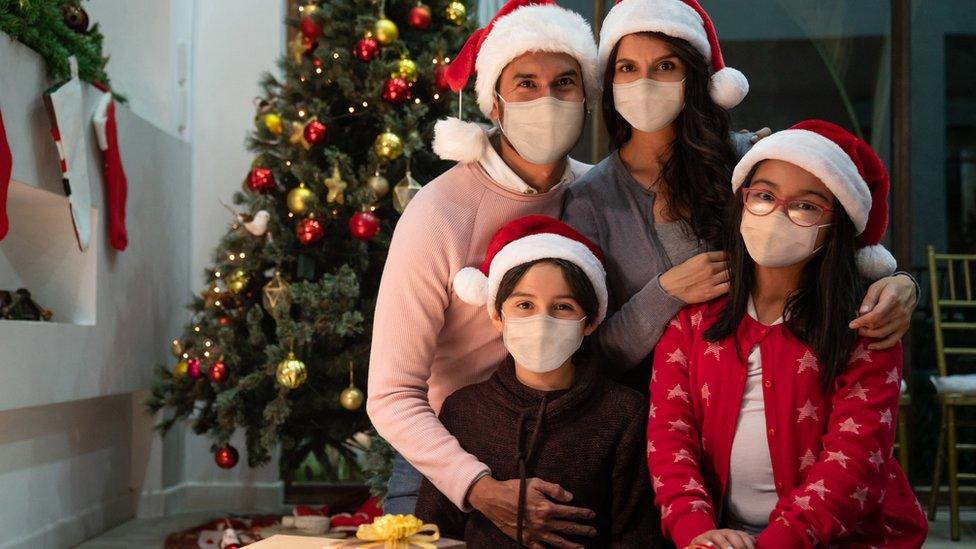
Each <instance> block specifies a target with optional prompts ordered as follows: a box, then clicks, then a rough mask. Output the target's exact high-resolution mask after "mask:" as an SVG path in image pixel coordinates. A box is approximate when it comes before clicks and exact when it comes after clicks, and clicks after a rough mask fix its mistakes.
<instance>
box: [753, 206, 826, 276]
mask: <svg viewBox="0 0 976 549" xmlns="http://www.w3.org/2000/svg"><path fill="white" fill-rule="evenodd" d="M830 225H831V224H830V223H828V224H826V225H811V226H809V227H800V226H799V225H797V224H795V223H793V222H792V221H790V218H789V217H787V215H786V214H785V213H783V212H782V211H781V210H776V211H774V212H772V213H770V214H769V215H762V216H759V215H755V214H753V213H752V212H750V211H749V210H747V209H744V208H743V210H742V223H741V224H740V225H739V232H740V233H742V240H743V241H745V243H746V249H747V250H748V251H749V255H750V256H751V257H752V259H753V261H755V262H756V263H758V264H759V265H762V266H763V267H786V266H789V265H796V264H797V263H799V262H801V261H803V260H804V259H806V258H808V257H810V256H812V255H813V254H815V253H817V252H818V251H819V250H820V248H815V246H816V245H817V234H818V233H819V232H820V228H821V227H829V226H830Z"/></svg>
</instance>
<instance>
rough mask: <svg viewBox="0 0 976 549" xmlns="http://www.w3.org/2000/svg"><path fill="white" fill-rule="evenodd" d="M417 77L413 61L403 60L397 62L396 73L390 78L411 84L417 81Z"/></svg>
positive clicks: (415, 65)
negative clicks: (400, 79)
mask: <svg viewBox="0 0 976 549" xmlns="http://www.w3.org/2000/svg"><path fill="white" fill-rule="evenodd" d="M417 75H418V72H417V64H416V63H414V62H413V59H406V58H404V59H401V60H399V61H397V66H396V71H395V72H394V73H393V74H391V75H390V77H391V78H397V77H399V78H402V79H404V80H406V81H407V82H409V83H411V84H413V83H414V82H416V81H417Z"/></svg>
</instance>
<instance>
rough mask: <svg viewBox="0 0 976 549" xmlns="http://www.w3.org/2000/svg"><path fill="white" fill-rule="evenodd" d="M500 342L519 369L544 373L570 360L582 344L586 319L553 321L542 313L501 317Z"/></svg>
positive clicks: (555, 319) (553, 319)
mask: <svg viewBox="0 0 976 549" xmlns="http://www.w3.org/2000/svg"><path fill="white" fill-rule="evenodd" d="M502 321H503V322H504V327H503V328H502V340H503V341H504V342H505V347H506V348H507V349H508V352H510V353H512V356H513V357H514V358H515V361H516V362H517V363H518V364H519V366H521V367H523V368H525V369H526V370H529V371H531V372H535V373H537V374H544V373H546V372H551V371H553V370H555V369H557V368H559V367H560V366H562V365H563V364H565V363H566V361H567V360H569V358H570V357H572V356H573V353H575V352H576V351H577V350H578V349H579V348H580V345H582V344H583V327H584V326H585V322H586V317H583V318H581V319H579V320H567V319H559V318H553V317H551V316H549V315H547V314H545V313H543V314H538V315H535V316H529V317H525V318H511V317H503V318H502Z"/></svg>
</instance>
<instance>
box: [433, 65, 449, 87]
mask: <svg viewBox="0 0 976 549" xmlns="http://www.w3.org/2000/svg"><path fill="white" fill-rule="evenodd" d="M434 88H435V89H436V90H437V91H439V92H441V93H447V92H449V91H450V90H451V84H450V83H448V81H447V65H441V66H439V67H437V69H436V70H434Z"/></svg>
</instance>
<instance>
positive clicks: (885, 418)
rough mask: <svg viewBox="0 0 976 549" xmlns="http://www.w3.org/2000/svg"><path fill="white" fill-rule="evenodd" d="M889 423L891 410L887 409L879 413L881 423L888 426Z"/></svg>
mask: <svg viewBox="0 0 976 549" xmlns="http://www.w3.org/2000/svg"><path fill="white" fill-rule="evenodd" d="M891 421H892V418H891V408H888V409H887V410H885V411H884V412H881V423H887V424H888V425H891Z"/></svg>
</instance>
